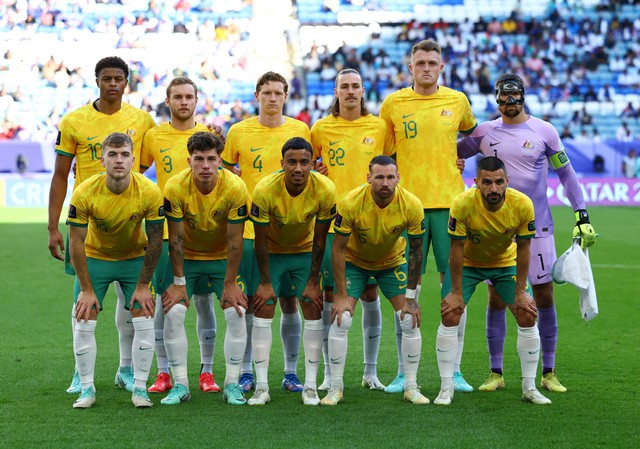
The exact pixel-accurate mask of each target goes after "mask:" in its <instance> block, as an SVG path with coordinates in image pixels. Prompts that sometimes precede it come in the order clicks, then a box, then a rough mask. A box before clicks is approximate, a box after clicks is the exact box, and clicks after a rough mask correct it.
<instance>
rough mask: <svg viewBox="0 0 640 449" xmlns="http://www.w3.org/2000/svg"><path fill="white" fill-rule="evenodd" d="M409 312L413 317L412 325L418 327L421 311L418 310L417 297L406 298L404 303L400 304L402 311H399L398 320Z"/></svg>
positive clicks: (402, 318)
mask: <svg viewBox="0 0 640 449" xmlns="http://www.w3.org/2000/svg"><path fill="white" fill-rule="evenodd" d="M407 313H409V314H411V316H412V317H413V319H412V322H413V323H412V327H416V326H418V327H420V322H421V321H422V313H421V312H420V305H419V304H418V300H417V299H415V298H414V299H406V298H405V302H404V305H403V306H402V311H401V312H400V320H404V316H405V315H406V314H407Z"/></svg>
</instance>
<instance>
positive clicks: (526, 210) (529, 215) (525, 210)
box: [516, 195, 536, 239]
mask: <svg viewBox="0 0 640 449" xmlns="http://www.w3.org/2000/svg"><path fill="white" fill-rule="evenodd" d="M519 206H520V213H521V216H522V220H521V221H520V226H519V227H518V230H517V231H516V239H530V238H533V237H535V235H536V222H535V214H534V209H533V203H532V202H531V200H530V199H529V198H528V197H526V196H524V195H523V197H522V199H521V201H520V205H519Z"/></svg>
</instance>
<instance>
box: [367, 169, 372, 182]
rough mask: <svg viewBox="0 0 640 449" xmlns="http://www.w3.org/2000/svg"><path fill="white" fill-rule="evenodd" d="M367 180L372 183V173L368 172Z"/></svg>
mask: <svg viewBox="0 0 640 449" xmlns="http://www.w3.org/2000/svg"><path fill="white" fill-rule="evenodd" d="M367 182H368V183H369V184H371V173H369V172H367Z"/></svg>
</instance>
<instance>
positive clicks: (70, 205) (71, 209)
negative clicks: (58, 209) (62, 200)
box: [69, 204, 76, 218]
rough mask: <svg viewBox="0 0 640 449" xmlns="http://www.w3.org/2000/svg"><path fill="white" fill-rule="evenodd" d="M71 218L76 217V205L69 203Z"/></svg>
mask: <svg viewBox="0 0 640 449" xmlns="http://www.w3.org/2000/svg"><path fill="white" fill-rule="evenodd" d="M69 218H76V206H74V205H73V204H69Z"/></svg>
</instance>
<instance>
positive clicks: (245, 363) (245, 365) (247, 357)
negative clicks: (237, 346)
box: [240, 313, 253, 373]
mask: <svg viewBox="0 0 640 449" xmlns="http://www.w3.org/2000/svg"><path fill="white" fill-rule="evenodd" d="M244 321H245V323H247V345H246V346H245V348H244V357H243V358H242V370H240V372H241V373H253V366H251V362H252V356H251V355H252V345H251V333H252V332H253V313H246V314H245V315H244Z"/></svg>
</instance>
